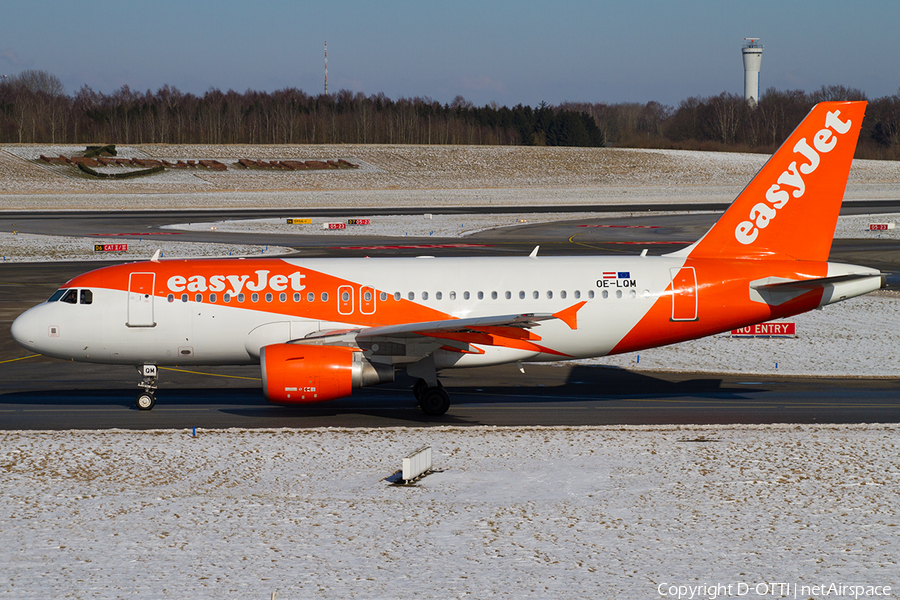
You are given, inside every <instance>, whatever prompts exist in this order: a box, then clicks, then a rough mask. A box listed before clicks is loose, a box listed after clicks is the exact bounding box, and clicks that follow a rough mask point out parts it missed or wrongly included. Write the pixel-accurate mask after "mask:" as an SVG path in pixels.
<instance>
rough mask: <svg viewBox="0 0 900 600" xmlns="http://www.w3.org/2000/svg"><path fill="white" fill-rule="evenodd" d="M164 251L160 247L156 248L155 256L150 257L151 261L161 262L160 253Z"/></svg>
mask: <svg viewBox="0 0 900 600" xmlns="http://www.w3.org/2000/svg"><path fill="white" fill-rule="evenodd" d="M161 253H162V250H161V249H160V248H157V249H156V252H154V253H153V258H151V259H150V262H159V255H160V254H161Z"/></svg>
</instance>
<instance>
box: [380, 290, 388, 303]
mask: <svg viewBox="0 0 900 600" xmlns="http://www.w3.org/2000/svg"><path fill="white" fill-rule="evenodd" d="M378 296H379V297H380V298H381V301H382V302H384V301H385V300H387V292H381V293H380V294H379V295H378Z"/></svg>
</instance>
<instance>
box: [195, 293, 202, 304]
mask: <svg viewBox="0 0 900 600" xmlns="http://www.w3.org/2000/svg"><path fill="white" fill-rule="evenodd" d="M194 301H196V302H197V303H200V302H203V294H197V295H196V296H194Z"/></svg>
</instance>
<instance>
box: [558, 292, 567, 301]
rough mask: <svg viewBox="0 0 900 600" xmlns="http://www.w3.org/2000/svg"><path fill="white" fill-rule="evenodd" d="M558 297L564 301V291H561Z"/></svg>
mask: <svg viewBox="0 0 900 600" xmlns="http://www.w3.org/2000/svg"><path fill="white" fill-rule="evenodd" d="M559 297H560V298H562V299H563V300H565V299H566V290H563V291H561V292H560V293H559Z"/></svg>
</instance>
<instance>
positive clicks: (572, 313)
mask: <svg viewBox="0 0 900 600" xmlns="http://www.w3.org/2000/svg"><path fill="white" fill-rule="evenodd" d="M585 304H587V300H582V301H581V302H579V303H578V304H573V305H572V306H570V307H569V308H564V309H563V310H561V311H559V312H558V313H553V316H554V317H556V318H557V319H559V320H560V321H562V322H563V323H565V324H566V325H568V326H569V329H573V330H574V329H578V318H577V315H578V311H579V310H580V309H581V307H582V306H584V305H585Z"/></svg>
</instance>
